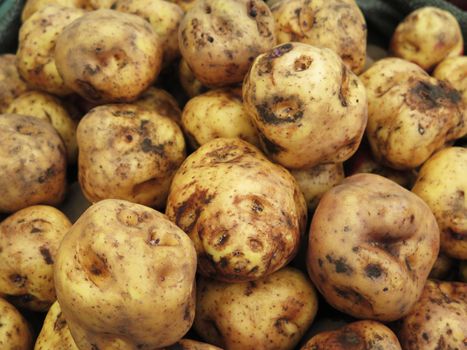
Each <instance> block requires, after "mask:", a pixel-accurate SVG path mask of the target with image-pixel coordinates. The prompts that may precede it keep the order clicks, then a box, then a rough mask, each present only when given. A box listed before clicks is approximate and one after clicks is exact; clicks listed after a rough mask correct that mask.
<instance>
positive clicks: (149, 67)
mask: <svg viewBox="0 0 467 350" xmlns="http://www.w3.org/2000/svg"><path fill="white" fill-rule="evenodd" d="M162 51H163V50H162V46H161V43H160V40H159V38H158V36H157V34H156V33H155V32H154V30H153V28H152V26H151V24H149V22H147V21H145V20H144V19H142V18H140V17H138V16H135V15H130V14H127V13H122V12H117V11H113V10H105V9H104V10H97V11H92V12H89V13H88V14H86V15H85V16H83V17H81V18H80V19H78V20H76V21H74V22H73V23H72V24H71V25H69V26H67V27H66V29H65V30H64V31H63V32H62V33H61V34H60V36H59V37H58V40H57V45H56V48H55V61H56V64H57V69H58V71H59V73H60V75H61V76H62V78H63V80H64V81H65V83H66V84H67V85H68V86H69V87H70V88H71V89H73V90H74V91H75V92H77V93H78V94H80V95H81V96H83V97H84V98H86V99H88V100H90V101H92V102H96V103H105V102H129V101H133V100H135V99H137V97H138V96H139V95H140V94H141V93H142V92H143V91H144V90H145V89H146V88H148V87H149V85H150V84H151V83H152V82H153V81H154V80H155V78H156V77H157V75H158V74H159V72H160V69H161V63H162Z"/></svg>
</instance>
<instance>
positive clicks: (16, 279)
mask: <svg viewBox="0 0 467 350" xmlns="http://www.w3.org/2000/svg"><path fill="white" fill-rule="evenodd" d="M8 278H9V279H10V281H11V282H13V283H14V284H16V285H17V286H18V287H19V288H23V287H24V286H25V285H26V282H27V281H28V278H27V277H26V276H21V275H19V274H17V273H14V274H12V275H10V276H8Z"/></svg>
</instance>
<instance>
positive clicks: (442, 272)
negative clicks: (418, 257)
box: [428, 254, 454, 280]
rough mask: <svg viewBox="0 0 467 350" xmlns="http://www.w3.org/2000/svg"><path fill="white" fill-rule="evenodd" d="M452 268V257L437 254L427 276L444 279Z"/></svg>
mask: <svg viewBox="0 0 467 350" xmlns="http://www.w3.org/2000/svg"><path fill="white" fill-rule="evenodd" d="M453 269H454V259H452V258H450V257H448V256H447V255H444V254H439V255H438V258H437V259H436V261H435V264H434V265H433V268H432V269H431V271H430V275H429V276H428V278H431V279H437V280H446V279H447V278H448V277H449V275H450V274H451V272H452V271H453Z"/></svg>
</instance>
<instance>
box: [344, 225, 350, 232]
mask: <svg viewBox="0 0 467 350" xmlns="http://www.w3.org/2000/svg"><path fill="white" fill-rule="evenodd" d="M350 231H352V229H351V228H350V227H349V226H347V225H345V226H344V232H350Z"/></svg>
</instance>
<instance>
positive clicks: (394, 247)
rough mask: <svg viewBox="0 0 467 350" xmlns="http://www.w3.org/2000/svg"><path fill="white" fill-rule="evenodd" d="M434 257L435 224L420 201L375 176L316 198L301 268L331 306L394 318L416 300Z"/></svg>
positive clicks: (436, 248) (355, 178)
mask: <svg viewBox="0 0 467 350" xmlns="http://www.w3.org/2000/svg"><path fill="white" fill-rule="evenodd" d="M438 252H439V230H438V225H437V224H436V219H435V217H434V215H433V214H432V213H431V210H430V208H429V207H428V206H427V205H426V204H425V203H424V202H423V201H422V200H421V199H420V198H418V197H417V196H415V195H414V194H413V193H411V192H409V191H408V190H406V189H404V188H402V187H400V186H399V185H397V184H396V183H394V182H392V181H390V180H388V179H386V178H384V177H381V176H379V175H373V174H358V175H354V176H350V177H348V178H346V179H345V180H344V181H343V182H342V183H341V184H340V185H338V186H336V187H334V188H333V189H331V190H329V191H328V192H326V194H325V195H324V196H323V198H321V201H320V202H319V204H318V207H317V208H316V211H315V214H314V216H313V220H312V222H311V228H310V238H309V244H308V252H307V267H308V272H309V274H310V277H311V279H312V280H313V282H314V283H315V285H316V287H317V288H318V290H319V291H320V292H321V294H323V296H324V297H325V299H326V300H327V301H328V303H329V304H331V305H332V306H333V307H335V308H336V309H338V310H340V311H342V312H345V313H347V314H349V315H352V316H354V317H357V318H365V319H374V320H379V321H394V320H397V319H399V318H401V317H403V316H405V315H406V314H408V313H409V312H410V310H411V308H412V307H413V305H414V304H415V302H416V301H417V300H418V298H419V297H420V294H421V292H422V290H423V286H424V284H425V281H426V279H427V277H428V274H429V273H430V270H431V268H432V267H433V264H434V262H435V260H436V257H437V256H438Z"/></svg>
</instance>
